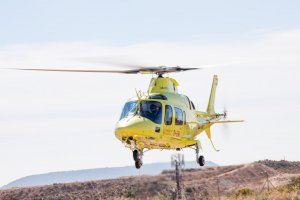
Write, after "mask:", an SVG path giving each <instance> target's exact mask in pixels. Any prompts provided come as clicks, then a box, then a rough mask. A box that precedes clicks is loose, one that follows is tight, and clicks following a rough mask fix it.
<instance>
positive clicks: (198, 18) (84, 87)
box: [0, 0, 300, 186]
mask: <svg viewBox="0 0 300 200" xmlns="http://www.w3.org/2000/svg"><path fill="white" fill-rule="evenodd" d="M299 9H300V3H299V1H292V0H291V1H277V0H275V1H274V0H272V1H268V0H266V1H258V0H253V1H247V2H245V1H234V0H229V1H209V2H208V1H184V2H183V1H176V0H173V1H168V0H166V1H157V0H154V1H141V0H139V1H136V0H131V1H116V0H112V1H96V0H95V1H93V0H91V1H79V0H78V1H76V0H75V1H74V0H73V1H68V0H60V1H58V0H27V1H16V0H11V1H3V0H0V27H1V29H0V68H3V69H1V70H0V92H1V95H0V158H1V162H0V177H1V178H0V186H1V185H4V184H7V183H8V182H10V181H13V180H15V179H17V178H20V177H23V176H27V175H32V174H38V173H45V172H52V171H66V170H76V169H88V168H98V167H113V166H126V165H132V164H133V161H132V155H131V152H130V150H128V149H126V148H125V147H124V146H123V145H122V144H121V142H120V141H118V140H117V139H116V138H115V136H114V125H115V123H116V121H117V120H118V118H119V115H120V113H121V109H122V107H123V105H124V103H125V102H126V100H127V99H129V98H130V97H132V96H134V95H135V88H136V89H140V90H144V91H146V90H147V86H148V83H149V81H150V78H151V75H122V74H120V75H119V74H117V75H116V74H113V75H112V74H78V73H57V72H51V73H50V72H49V73H45V72H29V71H15V70H7V69H4V68H13V67H60V66H61V67H66V66H72V67H93V68H101V69H105V68H108V67H110V66H108V65H105V64H103V62H100V61H103V60H112V61H113V62H119V63H124V64H126V63H138V64H141V65H151V66H152V65H153V66H156V65H170V66H176V65H180V66H185V67H199V66H200V67H201V66H207V65H212V66H215V67H207V68H205V69H203V70H198V71H193V72H184V73H180V74H171V75H170V76H171V77H173V78H175V79H176V80H177V81H178V82H179V84H180V86H179V91H180V92H181V93H184V94H186V95H188V96H189V97H190V98H191V99H192V100H193V101H194V103H195V105H196V108H197V109H200V110H205V108H206V105H207V101H208V97H209V91H210V86H211V81H212V77H213V75H214V74H217V75H218V76H219V85H218V88H217V96H216V110H217V111H219V112H222V111H223V110H224V108H226V109H227V110H228V115H229V116H228V117H229V118H231V119H245V120H246V121H245V123H242V124H232V125H228V126H226V127H224V126H223V125H215V126H214V127H213V128H212V133H213V140H214V143H215V145H216V146H217V147H218V148H219V149H221V151H220V152H215V151H214V150H213V148H212V147H211V146H210V143H209V141H208V140H207V139H206V138H205V137H204V136H203V135H200V137H199V138H200V140H201V142H202V144H203V147H204V155H205V157H206V159H207V160H211V161H214V162H216V163H218V164H221V165H229V164H238V163H247V162H252V161H256V160H259V159H266V158H268V159H288V160H299V159H300V156H299V155H300V147H299V141H300V134H299V130H298V126H297V125H298V124H297V123H298V122H299V116H298V114H299V112H300V106H299V101H300V88H299V87H298V86H299V85H300V69H299V65H300V56H299V55H300V13H299ZM172 153H174V152H172V151H158V150H157V151H156V150H153V151H149V152H147V153H145V155H144V163H153V162H168V161H170V155H171V154H172ZM183 153H184V155H185V158H186V160H195V153H194V151H193V150H190V149H187V150H184V151H183Z"/></svg>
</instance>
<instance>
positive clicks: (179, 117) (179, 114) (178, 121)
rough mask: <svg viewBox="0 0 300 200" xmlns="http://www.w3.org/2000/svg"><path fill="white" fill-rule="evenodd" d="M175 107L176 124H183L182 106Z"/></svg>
mask: <svg viewBox="0 0 300 200" xmlns="http://www.w3.org/2000/svg"><path fill="white" fill-rule="evenodd" d="M174 109H175V125H183V112H182V110H181V109H180V108H174Z"/></svg>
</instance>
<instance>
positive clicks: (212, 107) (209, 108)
mask: <svg viewBox="0 0 300 200" xmlns="http://www.w3.org/2000/svg"><path fill="white" fill-rule="evenodd" d="M217 85H218V76H217V75H214V78H213V82H212V85H211V91H210V96H209V101H208V105H207V109H206V112H207V113H208V114H215V94H216V88H217Z"/></svg>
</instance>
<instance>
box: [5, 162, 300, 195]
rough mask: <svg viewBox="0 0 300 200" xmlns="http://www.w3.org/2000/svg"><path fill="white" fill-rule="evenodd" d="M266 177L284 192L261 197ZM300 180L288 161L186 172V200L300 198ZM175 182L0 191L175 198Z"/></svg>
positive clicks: (163, 178)
mask: <svg viewBox="0 0 300 200" xmlns="http://www.w3.org/2000/svg"><path fill="white" fill-rule="evenodd" d="M266 174H268V175H269V177H270V179H269V180H270V181H271V183H272V184H273V185H274V186H275V187H278V188H280V189H278V190H274V189H271V190H270V192H269V193H266V192H265V191H263V192H262V193H261V194H260V193H259V191H260V190H261V188H262V186H263V184H264V183H265V181H266ZM296 178H298V179H296ZM299 178H300V167H299V162H288V161H268V160H266V161H260V162H254V163H250V164H243V165H231V166H222V167H207V168H199V169H185V170H183V185H184V189H183V191H184V194H185V197H186V199H214V198H216V197H217V194H218V188H219V195H220V196H222V198H229V199H230V198H233V199H236V198H241V199H245V198H248V199H255V197H257V195H258V194H259V195H271V193H272V194H275V195H277V193H280V191H282V192H285V194H281V193H280V195H294V196H297V195H298V196H299V194H300V186H299V185H298V182H299ZM173 179H174V171H171V170H166V171H163V172H162V173H161V174H159V175H155V176H145V175H143V176H132V177H124V178H119V179H109V180H100V181H88V182H77V183H66V184H53V185H47V186H36V187H27V188H15V189H7V190H0V199H1V200H2V199H3V200H6V199H7V200H8V199H46V200H47V199H172V198H173V197H174V191H175V181H174V180H173ZM293 180H294V182H293ZM295 180H296V183H295ZM297 180H298V182H297ZM288 184H294V185H292V186H288ZM283 185H287V186H283ZM285 188H287V189H285ZM291 188H292V189H291ZM274 192H275V193H274ZM276 192H277V193H276ZM254 194H255V195H254ZM251 195H252V196H251ZM278 195H279V194H278ZM283 197H287V196H283ZM265 199H268V198H265ZM279 199H286V198H279Z"/></svg>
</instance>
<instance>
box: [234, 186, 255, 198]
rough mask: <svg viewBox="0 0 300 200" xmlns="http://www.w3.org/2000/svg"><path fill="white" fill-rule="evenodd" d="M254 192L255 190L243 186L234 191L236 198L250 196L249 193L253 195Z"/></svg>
mask: <svg viewBox="0 0 300 200" xmlns="http://www.w3.org/2000/svg"><path fill="white" fill-rule="evenodd" d="M251 194H253V191H252V190H251V189H249V188H241V189H237V190H236V191H235V193H234V196H235V197H236V198H238V197H245V196H248V195H251Z"/></svg>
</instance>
